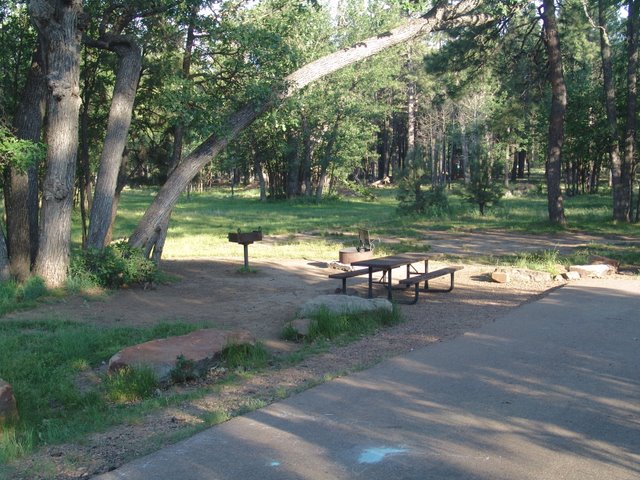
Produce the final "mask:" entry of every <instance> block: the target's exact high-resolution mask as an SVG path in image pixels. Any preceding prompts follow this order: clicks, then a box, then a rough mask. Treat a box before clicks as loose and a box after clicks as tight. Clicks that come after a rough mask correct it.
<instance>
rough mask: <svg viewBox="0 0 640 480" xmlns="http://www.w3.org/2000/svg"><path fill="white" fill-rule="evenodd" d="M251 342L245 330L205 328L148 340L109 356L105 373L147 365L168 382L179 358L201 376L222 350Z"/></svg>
mask: <svg viewBox="0 0 640 480" xmlns="http://www.w3.org/2000/svg"><path fill="white" fill-rule="evenodd" d="M255 342H256V340H255V338H254V337H253V335H251V333H249V332H248V331H246V330H235V331H227V330H219V329H215V328H207V329H204V330H198V331H196V332H192V333H189V334H187V335H180V336H177V337H169V338H162V339H158V340H151V341H150V342H145V343H141V344H139V345H134V346H132V347H127V348H125V349H123V350H121V351H119V352H118V353H116V354H115V355H114V356H113V357H111V359H110V360H109V372H114V371H117V370H119V369H121V368H124V367H136V366H138V367H139V366H148V367H150V368H151V369H152V370H153V372H154V373H155V374H156V377H157V378H158V380H159V381H161V382H165V381H168V380H170V378H171V371H172V370H173V369H174V368H175V367H176V360H177V358H178V357H179V356H182V357H183V358H184V359H185V360H189V361H191V362H193V369H194V373H195V375H203V374H204V373H205V372H206V371H207V369H208V368H209V367H210V366H211V364H212V363H213V362H214V361H215V360H216V359H217V358H218V357H219V356H220V353H221V352H222V350H224V349H225V347H227V346H229V345H234V344H250V345H254V344H255Z"/></svg>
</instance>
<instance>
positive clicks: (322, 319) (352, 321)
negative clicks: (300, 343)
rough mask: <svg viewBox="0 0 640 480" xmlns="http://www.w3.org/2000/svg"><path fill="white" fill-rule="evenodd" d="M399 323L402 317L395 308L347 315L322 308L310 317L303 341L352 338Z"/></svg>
mask: <svg viewBox="0 0 640 480" xmlns="http://www.w3.org/2000/svg"><path fill="white" fill-rule="evenodd" d="M401 321H402V316H401V313H400V309H399V308H397V307H394V308H393V310H392V311H391V312H389V311H387V310H374V311H371V312H358V313H349V314H336V313H333V312H330V311H329V310H327V309H326V308H323V309H320V310H318V311H317V312H316V313H315V314H314V315H312V317H311V325H310V327H309V335H307V336H306V337H305V340H306V341H308V342H313V341H316V340H317V339H320V338H325V339H329V340H333V339H336V338H338V337H342V336H345V337H349V338H353V337H358V336H362V335H366V334H369V333H372V332H374V331H375V330H377V329H379V328H381V327H385V326H389V325H395V324H397V323H399V322H401Z"/></svg>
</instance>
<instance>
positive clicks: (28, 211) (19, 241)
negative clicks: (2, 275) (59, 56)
mask: <svg viewBox="0 0 640 480" xmlns="http://www.w3.org/2000/svg"><path fill="white" fill-rule="evenodd" d="M42 65H43V61H42V53H41V49H40V48H38V49H36V51H35V52H34V55H33V59H32V61H31V67H30V69H29V73H28V75H27V80H26V83H25V87H24V90H23V92H22V98H21V99H20V105H19V106H18V110H17V113H16V116H15V118H14V121H13V126H14V128H15V132H16V136H17V137H18V138H21V139H24V140H31V141H33V142H40V141H41V140H42V122H43V121H44V112H45V104H46V99H47V84H46V81H45V77H44V72H43V70H42ZM4 194H5V211H6V215H7V249H8V251H9V254H10V260H9V264H10V270H11V274H12V275H13V276H14V277H15V278H16V279H17V280H18V281H20V282H23V281H25V280H26V279H27V278H28V277H29V275H30V274H31V265H32V262H33V260H35V257H36V254H37V251H38V165H36V164H34V165H31V166H30V167H29V168H28V169H27V171H20V170H18V169H15V168H9V169H7V172H6V181H5V188H4Z"/></svg>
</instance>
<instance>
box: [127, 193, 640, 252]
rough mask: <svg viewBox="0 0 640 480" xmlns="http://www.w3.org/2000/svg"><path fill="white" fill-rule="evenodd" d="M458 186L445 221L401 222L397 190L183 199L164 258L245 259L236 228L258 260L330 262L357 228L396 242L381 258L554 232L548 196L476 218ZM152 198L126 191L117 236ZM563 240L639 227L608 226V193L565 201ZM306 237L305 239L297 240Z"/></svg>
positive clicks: (510, 203) (518, 199)
mask: <svg viewBox="0 0 640 480" xmlns="http://www.w3.org/2000/svg"><path fill="white" fill-rule="evenodd" d="M461 193H462V192H461V189H460V187H459V186H454V188H452V189H451V190H449V191H448V194H449V204H450V211H449V214H448V215H444V216H442V215H441V216H438V217H437V218H430V217H427V216H404V215H399V214H398V212H397V209H396V206H397V201H396V198H395V195H396V190H395V189H392V188H388V189H380V190H376V191H375V194H376V199H375V200H373V201H370V200H366V199H362V198H342V199H329V200H326V201H323V202H322V203H320V204H316V203H313V202H308V201H303V200H291V201H277V202H266V203H262V202H260V200H259V198H258V192H257V191H256V190H251V189H249V190H238V189H236V191H235V194H234V196H231V194H230V190H229V189H225V188H220V189H215V190H212V191H209V192H204V193H195V194H192V195H190V196H189V197H187V196H186V195H184V196H183V197H182V199H181V200H180V202H179V203H178V205H177V206H176V208H175V210H174V212H173V215H172V217H171V220H172V221H171V227H170V232H169V237H168V239H167V243H166V245H165V248H164V255H165V257H166V258H186V257H235V258H240V257H242V255H243V249H242V246H241V245H234V244H229V242H228V240H227V234H228V232H233V231H236V230H237V229H238V228H240V229H242V230H243V231H244V230H252V229H255V228H258V227H262V230H263V232H264V234H265V237H266V238H265V241H262V242H257V243H254V244H253V245H251V246H250V247H249V254H250V256H251V257H256V258H258V257H259V258H308V259H319V258H333V257H334V256H335V251H336V249H340V248H343V247H348V246H354V245H356V244H357V242H358V240H357V231H356V228H357V227H365V228H368V229H369V230H370V231H371V233H372V235H373V237H377V236H380V237H387V238H393V239H395V240H397V242H394V244H383V245H382V246H381V252H384V253H392V252H401V251H410V250H416V249H424V248H425V246H426V245H425V243H424V240H423V239H424V236H425V235H426V234H428V232H429V231H433V230H453V231H457V230H459V231H470V230H482V229H501V230H507V231H515V232H528V233H533V234H539V233H552V232H557V231H560V230H562V229H559V228H558V227H557V226H553V225H551V224H549V222H548V220H547V215H548V214H547V200H546V196H545V195H542V194H540V193H536V192H534V193H530V194H527V195H522V196H514V197H511V198H504V199H503V200H502V201H501V202H500V204H499V205H498V206H496V207H495V208H492V209H490V210H488V212H487V214H486V215H485V216H480V214H479V213H478V211H477V207H476V206H475V205H473V204H471V203H469V202H468V201H466V200H464V198H463V197H462V195H461ZM153 195H154V191H152V190H148V189H146V190H126V191H125V192H124V193H123V197H122V200H121V208H120V211H119V214H118V218H117V223H116V228H115V231H116V236H119V237H125V236H127V235H129V234H130V233H131V232H132V231H133V229H134V227H135V225H136V222H137V220H138V218H139V216H140V215H141V211H140V209H144V207H145V206H146V205H148V203H149V202H150V201H151V199H152V197H153ZM565 209H566V216H567V221H568V225H567V227H566V229H565V230H566V231H568V232H586V233H594V234H600V235H631V236H638V235H639V234H640V225H638V224H619V223H616V222H614V221H613V220H611V198H610V195H609V194H608V193H604V194H598V195H581V196H578V197H570V198H567V199H566V201H565ZM301 234H303V236H301Z"/></svg>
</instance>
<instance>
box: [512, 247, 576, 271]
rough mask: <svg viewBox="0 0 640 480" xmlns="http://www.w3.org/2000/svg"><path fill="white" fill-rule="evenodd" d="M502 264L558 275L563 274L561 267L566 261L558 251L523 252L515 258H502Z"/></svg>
mask: <svg viewBox="0 0 640 480" xmlns="http://www.w3.org/2000/svg"><path fill="white" fill-rule="evenodd" d="M501 263H503V264H505V263H506V264H510V265H513V266H515V267H518V268H526V269H529V270H539V271H542V272H549V273H550V274H551V275H557V274H559V273H561V271H562V268H561V267H562V265H564V264H566V260H565V259H563V258H562V257H561V255H560V254H559V253H558V251H557V250H541V251H538V252H521V253H518V254H516V255H513V256H506V257H501Z"/></svg>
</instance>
